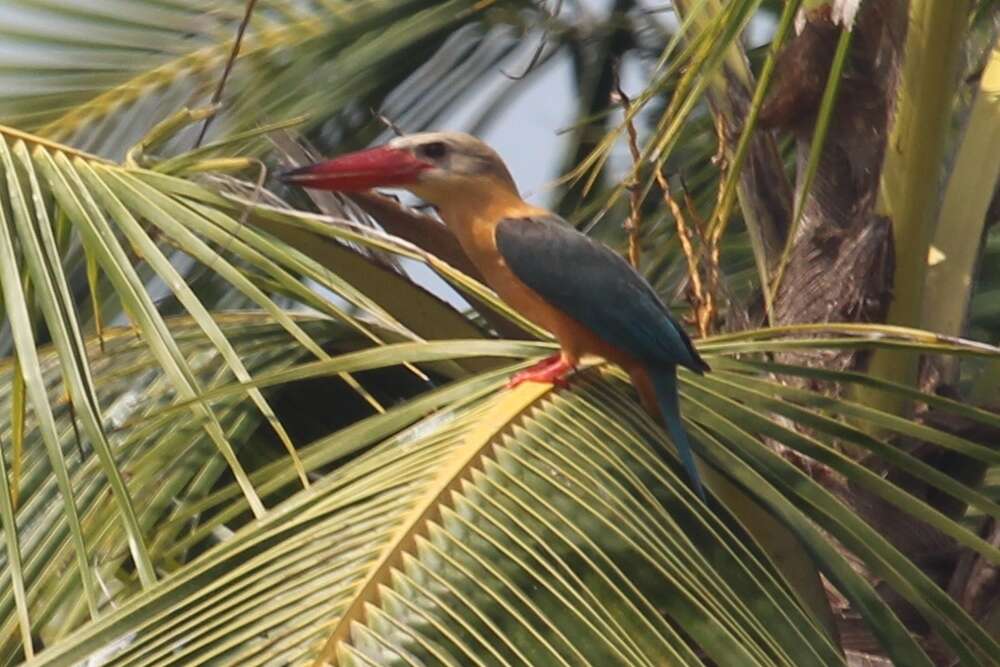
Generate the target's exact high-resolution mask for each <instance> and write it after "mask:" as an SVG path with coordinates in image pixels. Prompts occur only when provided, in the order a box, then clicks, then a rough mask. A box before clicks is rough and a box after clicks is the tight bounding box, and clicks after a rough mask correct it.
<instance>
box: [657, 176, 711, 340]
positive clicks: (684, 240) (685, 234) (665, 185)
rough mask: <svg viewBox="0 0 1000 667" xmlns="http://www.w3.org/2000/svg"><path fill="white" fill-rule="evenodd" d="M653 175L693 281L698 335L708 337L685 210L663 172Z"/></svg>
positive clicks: (702, 286)
mask: <svg viewBox="0 0 1000 667" xmlns="http://www.w3.org/2000/svg"><path fill="white" fill-rule="evenodd" d="M653 173H654V175H655V177H656V182H657V183H658V184H659V186H660V189H661V190H662V191H663V201H664V202H666V204H667V206H669V207H670V212H671V213H672V214H673V216H674V222H676V223H677V238H678V240H680V243H681V250H682V251H683V252H684V257H685V259H687V265H688V278H689V280H690V281H691V307H692V310H694V315H695V322H697V324H698V333H699V334H701V335H702V336H706V335H708V322H707V321H706V320H705V318H704V316H703V314H702V312H703V304H704V303H705V288H704V285H703V284H702V281H701V271H700V269H699V267H698V256H697V253H696V252H695V249H694V244H693V243H692V233H691V228H690V226H689V225H688V224H687V218H686V217H685V215H684V210H683V209H682V208H681V206H680V204H678V203H677V200H676V199H674V197H673V195H672V194H671V192H670V182H669V181H668V180H667V177H666V175H665V174H664V173H663V170H662V169H654V171H653Z"/></svg>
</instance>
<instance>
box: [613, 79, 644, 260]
mask: <svg viewBox="0 0 1000 667" xmlns="http://www.w3.org/2000/svg"><path fill="white" fill-rule="evenodd" d="M620 65H621V62H620V61H619V62H616V63H615V64H614V65H613V66H612V68H611V76H612V77H613V84H612V86H613V92H612V93H611V101H612V103H615V104H620V105H621V107H622V111H623V112H624V114H625V129H626V130H627V132H628V150H629V153H631V154H632V173H631V174H630V175H629V177H628V183H627V184H626V186H625V187H626V188H627V189H628V221H626V223H625V231H626V232H627V233H628V261H629V262H631V264H632V266H634V267H635V268H637V269H638V268H639V259H640V252H641V251H640V248H639V222H640V215H641V209H642V189H641V188H640V187H639V179H638V177H637V172H638V171H639V164H640V162H641V161H642V153H641V152H640V151H639V136H638V133H637V132H636V131H635V123H634V122H633V120H632V117H631V111H632V100H630V99H629V97H628V95H626V94H625V91H624V90H622V86H621V77H620V76H619V68H620Z"/></svg>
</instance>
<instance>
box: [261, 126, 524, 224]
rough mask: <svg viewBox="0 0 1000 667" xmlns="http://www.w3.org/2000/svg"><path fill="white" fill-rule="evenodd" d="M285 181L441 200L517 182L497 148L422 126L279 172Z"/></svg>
mask: <svg viewBox="0 0 1000 667" xmlns="http://www.w3.org/2000/svg"><path fill="white" fill-rule="evenodd" d="M280 178H281V180H282V181H284V182H285V183H290V184H293V185H299V186H302V187H304V188H314V189H317V190H331V191H334V192H359V191H363V190H370V189H372V188H377V187H393V188H403V189H406V190H409V191H410V192H412V193H414V194H415V195H417V196H418V197H420V198H421V199H424V200H425V201H427V202H429V203H431V204H435V205H438V206H440V205H442V204H445V203H446V202H448V201H449V200H451V199H453V198H455V197H463V198H464V197H466V196H469V195H472V196H477V195H483V194H486V195H492V196H497V195H500V196H504V195H513V196H514V197H517V186H516V185H515V184H514V179H513V178H511V175H510V172H508V171H507V167H506V166H505V165H504V163H503V160H501V159H500V156H499V155H497V152H496V151H495V150H493V149H492V148H490V147H489V146H487V145H486V144H485V143H483V142H482V141H480V140H479V139H477V138H476V137H473V136H472V135H469V134H465V133H462V132H423V133H420V134H410V135H406V136H403V137H398V138H396V139H393V140H392V141H390V142H389V143H387V144H384V145H382V146H377V147H375V148H369V149H367V150H363V151H358V152H356V153H348V154H347V155H341V156H340V157H336V158H333V159H332V160H326V161H324V162H317V163H316V164H311V165H308V166H305V167H301V168H299V169H294V170H292V171H289V172H286V173H284V174H282V175H281V177H280Z"/></svg>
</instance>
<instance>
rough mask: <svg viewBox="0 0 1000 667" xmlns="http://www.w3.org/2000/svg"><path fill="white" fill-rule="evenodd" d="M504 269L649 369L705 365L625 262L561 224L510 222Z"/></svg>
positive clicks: (500, 235)
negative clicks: (648, 365) (651, 367)
mask: <svg viewBox="0 0 1000 667" xmlns="http://www.w3.org/2000/svg"><path fill="white" fill-rule="evenodd" d="M496 243H497V248H498V250H499V251H500V255H501V256H502V257H503V258H504V261H505V262H506V263H507V266H508V267H509V268H510V270H511V271H512V272H513V273H514V275H515V276H517V277H518V279H519V280H521V282H523V283H524V284H525V285H527V286H528V287H530V288H531V289H533V290H534V291H535V292H537V293H538V294H539V295H540V296H541V297H542V298H543V299H545V301H547V302H548V303H549V304H551V305H553V306H555V307H556V308H558V309H559V310H561V311H563V312H564V313H566V314H567V315H569V316H570V317H572V318H573V319H575V320H576V321H577V322H579V323H580V324H582V325H584V326H585V327H587V328H588V329H590V330H591V331H593V332H594V333H595V334H597V336H598V337H600V338H601V339H602V340H604V341H605V342H607V343H610V344H612V345H614V346H616V347H618V348H621V349H623V350H625V351H626V352H628V353H629V354H631V355H632V356H634V357H636V358H637V359H639V360H640V361H642V362H644V363H646V364H655V365H660V364H680V365H682V366H686V367H688V368H690V369H691V370H693V371H695V372H698V373H701V372H703V371H705V370H708V364H706V363H705V362H704V361H703V360H702V359H701V357H699V356H698V352H697V351H696V350H695V349H694V346H693V345H692V344H691V339H690V338H688V335H687V333H685V331H684V329H683V328H682V327H681V325H680V324H678V323H677V321H676V320H674V318H673V317H672V316H671V315H670V312H669V311H668V310H667V307H666V306H665V305H664V304H663V302H662V301H661V300H660V298H659V297H658V296H657V295H656V292H654V291H653V288H652V287H650V285H649V283H648V282H646V280H645V278H643V277H642V276H641V275H640V274H639V273H638V272H636V270H635V269H633V268H632V266H631V265H630V264H629V263H628V262H626V261H625V260H624V259H623V258H622V257H621V255H619V254H618V253H616V252H615V251H614V250H612V249H611V248H609V247H607V246H606V245H604V244H603V243H600V242H598V241H595V240H593V239H591V238H590V237H589V236H587V235H585V234H582V233H580V232H578V231H577V230H575V229H573V228H572V227H570V226H569V225H567V224H565V223H564V222H562V221H561V220H560V219H559V218H557V217H555V216H552V217H550V218H510V219H506V220H502V221H501V222H500V223H499V224H498V225H497V227H496Z"/></svg>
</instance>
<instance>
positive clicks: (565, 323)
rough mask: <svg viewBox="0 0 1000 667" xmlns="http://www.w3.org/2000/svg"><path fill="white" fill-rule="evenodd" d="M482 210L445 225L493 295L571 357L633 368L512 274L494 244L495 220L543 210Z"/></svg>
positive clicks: (630, 361) (632, 362)
mask: <svg viewBox="0 0 1000 667" xmlns="http://www.w3.org/2000/svg"><path fill="white" fill-rule="evenodd" d="M483 212H485V213H486V214H487V215H489V214H490V213H491V211H489V210H488V208H487V209H486V210H485V211H483V210H482V209H481V210H480V211H477V214H476V215H470V216H468V217H466V219H465V220H463V223H462V224H460V225H456V224H454V223H452V224H450V225H449V226H450V227H451V228H452V230H453V231H454V232H455V234H456V236H457V237H458V240H459V242H460V243H461V244H462V248H463V249H464V250H465V252H466V254H467V255H468V256H469V258H470V259H471V260H472V261H473V263H475V264H476V266H477V267H478V268H479V270H480V271H481V272H482V274H483V277H484V278H485V279H486V282H487V283H488V284H489V286H490V287H492V288H493V290H494V291H495V292H496V293H497V295H498V296H499V297H500V298H501V299H503V300H504V301H505V302H507V303H508V304H509V305H510V306H511V307H512V308H514V310H516V311H517V312H518V313H520V314H521V315H523V316H524V317H526V318H527V319H529V320H531V321H532V322H534V323H535V324H537V325H539V326H540V327H543V328H545V329H547V330H548V331H550V332H552V335H553V336H555V338H556V340H558V341H559V345H560V346H561V347H562V349H563V352H565V353H566V354H567V355H568V356H569V357H570V358H571V359H573V360H576V359H579V358H580V357H582V356H583V355H585V354H595V355H597V356H600V357H604V358H605V359H608V360H610V361H613V362H615V363H617V364H619V365H620V366H623V367H625V368H626V369H631V368H633V367H635V366H636V365H637V362H636V361H635V360H634V359H633V358H632V357H631V356H629V355H627V354H625V353H624V352H622V351H621V350H619V349H618V348H615V347H612V346H611V345H608V344H607V343H605V342H604V341H603V340H601V339H600V338H598V337H597V336H596V335H594V334H593V333H592V332H591V331H590V330H589V329H587V328H585V327H584V326H583V325H581V324H580V323H579V322H577V321H576V320H574V319H573V318H571V317H569V316H568V315H566V314H564V313H563V312H562V311H561V310H559V309H557V308H555V307H554V306H552V305H551V304H549V303H548V302H547V301H545V299H543V298H542V297H541V296H540V295H539V294H538V293H537V292H535V291H534V290H533V289H531V288H530V287H528V286H527V285H525V284H524V283H523V282H522V281H521V280H520V279H519V278H518V277H517V276H516V275H514V273H513V271H511V270H510V267H508V266H507V263H506V262H505V261H504V259H503V256H502V255H501V254H500V251H499V249H498V248H497V243H496V227H497V224H498V223H499V221H500V220H503V219H504V218H513V217H527V216H529V215H538V214H540V213H541V214H544V213H545V211H540V210H539V209H536V208H534V207H529V206H528V205H527V204H524V205H523V208H522V207H518V210H513V211H511V210H509V209H508V210H507V211H504V212H503V214H497V213H494V214H493V215H489V217H488V218H485V219H484V217H485V216H483V215H482V213H483ZM469 218H474V220H470V219H469Z"/></svg>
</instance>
